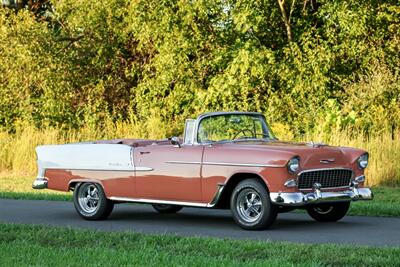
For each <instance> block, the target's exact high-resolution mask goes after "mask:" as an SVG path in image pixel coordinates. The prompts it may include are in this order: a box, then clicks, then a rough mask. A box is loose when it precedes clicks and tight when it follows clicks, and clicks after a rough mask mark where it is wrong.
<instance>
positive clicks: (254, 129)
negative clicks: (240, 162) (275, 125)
mask: <svg viewBox="0 0 400 267" xmlns="http://www.w3.org/2000/svg"><path fill="white" fill-rule="evenodd" d="M272 138H273V137H272V136H271V135H270V133H269V131H268V128H267V125H266V123H265V120H264V117H263V116H260V115H251V114H225V115H216V116H211V117H206V118H204V119H202V120H201V121H200V124H199V128H198V135H197V141H198V142H199V143H212V142H222V141H233V140H249V139H257V140H259V139H272Z"/></svg>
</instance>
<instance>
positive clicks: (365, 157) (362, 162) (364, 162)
mask: <svg viewBox="0 0 400 267" xmlns="http://www.w3.org/2000/svg"><path fill="white" fill-rule="evenodd" d="M368 162H369V154H368V153H364V154H362V155H361V156H359V157H358V159H357V166H358V168H359V169H361V170H365V169H366V168H367V167H368Z"/></svg>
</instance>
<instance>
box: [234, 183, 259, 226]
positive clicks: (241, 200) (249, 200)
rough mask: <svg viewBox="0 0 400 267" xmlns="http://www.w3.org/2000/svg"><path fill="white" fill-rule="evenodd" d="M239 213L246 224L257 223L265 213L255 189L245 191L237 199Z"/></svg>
mask: <svg viewBox="0 0 400 267" xmlns="http://www.w3.org/2000/svg"><path fill="white" fill-rule="evenodd" d="M236 208H237V211H238V213H239V215H240V217H241V218H242V219H244V220H245V221H246V222H255V221H257V220H258V218H260V216H261V214H262V212H263V206H262V202H261V197H260V195H259V194H258V193H257V192H256V191H255V190H253V189H245V190H243V191H242V192H240V193H239V195H238V198H237V207H236Z"/></svg>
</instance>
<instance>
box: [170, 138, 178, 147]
mask: <svg viewBox="0 0 400 267" xmlns="http://www.w3.org/2000/svg"><path fill="white" fill-rule="evenodd" d="M169 140H170V141H171V144H173V145H174V146H178V147H181V143H180V142H179V137H176V136H174V137H171V138H170V139H169Z"/></svg>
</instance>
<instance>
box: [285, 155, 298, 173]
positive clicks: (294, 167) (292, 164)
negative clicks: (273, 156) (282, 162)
mask: <svg viewBox="0 0 400 267" xmlns="http://www.w3.org/2000/svg"><path fill="white" fill-rule="evenodd" d="M287 170H288V172H289V173H291V174H294V173H297V172H298V171H299V170H300V157H299V156H294V157H293V158H291V159H290V160H289V161H288V163H287Z"/></svg>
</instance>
